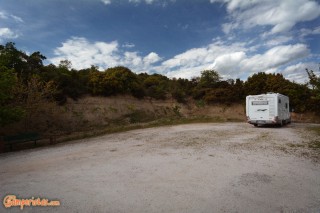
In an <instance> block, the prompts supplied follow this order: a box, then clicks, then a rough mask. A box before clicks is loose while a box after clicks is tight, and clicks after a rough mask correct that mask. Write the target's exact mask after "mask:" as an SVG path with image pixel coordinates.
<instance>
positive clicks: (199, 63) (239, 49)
mask: <svg viewBox="0 0 320 213" xmlns="http://www.w3.org/2000/svg"><path fill="white" fill-rule="evenodd" d="M308 54H309V49H308V47H307V46H306V45H304V44H295V45H281V46H276V47H273V48H271V49H269V50H267V51H265V52H264V53H262V54H255V53H252V52H251V51H250V48H246V47H245V45H244V44H242V43H234V44H229V45H228V44H225V43H223V42H215V43H212V44H210V45H208V46H207V47H203V48H195V49H191V50H188V51H186V52H184V53H181V54H178V55H176V56H174V57H173V58H171V59H168V60H166V61H164V62H163V63H162V64H161V66H159V67H157V70H158V71H159V72H161V71H162V73H163V74H166V75H168V76H169V77H184V78H192V77H194V76H199V75H200V72H201V71H202V70H205V69H215V70H216V71H218V72H219V73H220V75H222V76H223V77H224V78H240V77H242V76H249V75H250V74H252V73H256V72H279V71H281V69H280V67H281V66H285V65H286V64H289V63H291V62H294V61H296V60H297V59H300V58H304V57H306V56H308Z"/></svg>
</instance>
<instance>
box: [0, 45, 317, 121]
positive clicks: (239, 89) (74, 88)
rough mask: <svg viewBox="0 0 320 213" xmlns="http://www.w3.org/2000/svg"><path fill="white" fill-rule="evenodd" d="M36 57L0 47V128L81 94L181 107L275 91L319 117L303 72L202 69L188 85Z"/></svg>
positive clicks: (313, 83) (313, 81) (312, 80)
mask: <svg viewBox="0 0 320 213" xmlns="http://www.w3.org/2000/svg"><path fill="white" fill-rule="evenodd" d="M45 59H46V57H45V56H44V55H42V54H41V53H40V52H34V53H32V54H29V55H28V54H26V53H25V52H23V51H21V50H18V49H17V48H16V47H15V44H14V43H12V42H9V43H7V44H5V45H0V104H1V106H0V126H3V125H6V124H9V123H12V122H15V121H18V120H19V119H21V117H23V116H27V114H28V113H29V114H30V111H32V109H34V108H37V106H38V104H39V103H43V102H55V103H57V104H60V105H63V104H64V103H66V101H67V98H68V97H69V98H72V99H74V100H77V99H79V98H81V97H82V96H84V95H91V96H104V97H107V96H115V95H132V96H134V97H136V98H139V99H141V98H147V97H148V98H154V99H162V100H165V99H167V98H174V99H176V100H177V101H178V102H180V103H186V102H187V100H188V99H189V98H193V99H195V100H198V101H203V102H205V103H207V104H217V103H219V104H233V103H244V100H245V97H246V96H247V95H255V94H262V93H266V92H278V93H281V94H284V95H287V96H289V98H290V105H291V108H292V109H294V111H295V112H306V111H313V112H316V113H317V114H320V110H319V107H318V106H319V104H320V77H319V76H317V75H315V73H314V71H313V70H308V69H306V75H307V76H308V78H309V82H308V83H305V84H299V83H295V82H291V81H289V80H287V79H285V78H284V76H283V75H282V74H279V73H277V74H266V73H264V72H259V73H256V74H253V75H252V76H250V77H248V79H247V80H246V81H242V80H240V79H235V80H234V79H227V80H223V79H222V78H221V76H220V74H219V73H218V72H217V71H215V70H204V71H202V72H201V75H200V76H198V77H194V78H192V79H191V80H188V79H182V78H173V79H170V78H168V77H166V76H163V75H160V74H147V73H141V74H136V73H134V72H132V71H131V70H130V69H128V68H126V67H123V66H118V67H113V68H108V69H106V70H104V71H99V70H98V67H96V66H91V67H90V68H87V69H81V70H76V69H73V68H72V66H71V62H69V61H67V60H64V61H61V62H60V64H59V65H57V66H56V65H53V64H49V65H44V63H43V61H44V60H45Z"/></svg>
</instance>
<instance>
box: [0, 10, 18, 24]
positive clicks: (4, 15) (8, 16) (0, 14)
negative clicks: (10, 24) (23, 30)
mask: <svg viewBox="0 0 320 213" xmlns="http://www.w3.org/2000/svg"><path fill="white" fill-rule="evenodd" d="M0 19H4V20H8V19H11V20H14V21H15V22H21V23H22V22H23V20H22V18H20V17H18V16H15V15H13V14H9V13H7V12H5V11H0Z"/></svg>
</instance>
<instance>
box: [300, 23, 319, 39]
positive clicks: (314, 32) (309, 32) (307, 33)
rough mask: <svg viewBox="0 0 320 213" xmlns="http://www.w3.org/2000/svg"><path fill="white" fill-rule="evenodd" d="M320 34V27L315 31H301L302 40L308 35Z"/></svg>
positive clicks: (304, 29)
mask: <svg viewBox="0 0 320 213" xmlns="http://www.w3.org/2000/svg"><path fill="white" fill-rule="evenodd" d="M319 34H320V26H318V27H315V28H314V29H306V28H303V29H301V30H300V36H301V37H302V38H303V37H305V36H308V35H319Z"/></svg>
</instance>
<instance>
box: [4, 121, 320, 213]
mask: <svg viewBox="0 0 320 213" xmlns="http://www.w3.org/2000/svg"><path fill="white" fill-rule="evenodd" d="M310 125H311V124H291V125H289V126H288V127H284V128H254V127H253V126H251V125H248V124H245V123H223V124H191V125H179V126H172V127H161V128H151V129H142V130H134V131H129V132H125V133H117V134H111V135H105V136H101V137H96V138H92V139H84V140H78V141H73V142H70V143H66V144H58V145H55V146H50V147H45V148H38V149H33V150H24V151H20V152H15V153H4V154H1V155H0V193H1V194H0V196H1V199H2V200H3V198H4V197H5V196H6V195H8V194H13V195H16V196H17V197H18V198H31V197H35V198H37V197H40V198H47V199H49V200H59V201H60V202H61V206H60V207H25V208H24V210H23V212H58V211H59V212H137V213H141V212H190V213H191V212H192V213H194V212H287V211H290V212H291V211H295V212H319V211H320V163H319V161H318V158H317V157H318V154H317V153H314V151H312V150H309V149H308V148H305V147H304V146H303V145H304V144H305V143H307V142H308V141H310V140H311V139H314V138H315V137H316V136H315V135H312V133H311V132H309V131H307V130H306V127H307V126H310ZM1 202H2V201H1ZM8 210H9V211H10V212H11V211H12V212H22V211H21V210H20V209H19V208H18V207H11V208H10V209H4V207H3V205H1V207H0V212H6V211H8Z"/></svg>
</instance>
